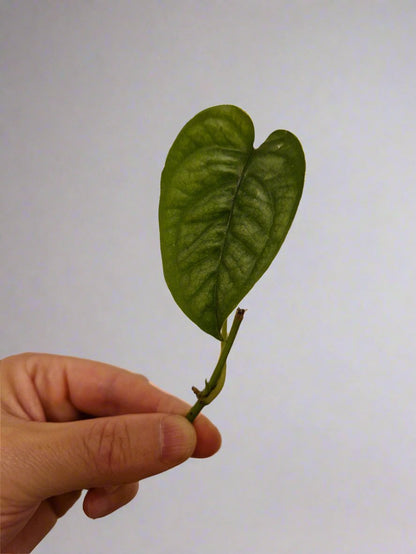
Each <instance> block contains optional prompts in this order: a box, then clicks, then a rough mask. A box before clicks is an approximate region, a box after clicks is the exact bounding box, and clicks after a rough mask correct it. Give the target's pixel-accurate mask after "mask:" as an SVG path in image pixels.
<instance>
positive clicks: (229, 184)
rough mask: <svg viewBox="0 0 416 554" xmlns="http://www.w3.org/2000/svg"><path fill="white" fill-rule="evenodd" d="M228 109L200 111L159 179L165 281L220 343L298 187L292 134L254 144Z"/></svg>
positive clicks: (284, 223)
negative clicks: (223, 330)
mask: <svg viewBox="0 0 416 554" xmlns="http://www.w3.org/2000/svg"><path fill="white" fill-rule="evenodd" d="M253 142H254V127H253V124H252V122H251V119H250V118H249V116H248V115H247V114H246V113H245V112H243V111H242V110H240V109H239V108H236V107H235V106H215V107H213V108H209V109H208V110H204V111H203V112H200V113H199V114H197V115H196V116H195V117H194V118H193V119H192V120H191V121H190V122H188V123H187V124H186V125H185V127H184V128H183V129H182V131H181V132H180V133H179V135H178V137H177V139H176V140H175V142H174V143H173V145H172V147H171V149H170V151H169V154H168V157H167V160H166V164H165V167H164V169H163V172H162V178H161V197H160V205H159V224H160V238H161V253H162V261H163V269H164V274H165V279H166V282H167V284H168V287H169V289H170V290H171V292H172V295H173V297H174V298H175V300H176V302H177V304H178V305H179V307H180V308H181V309H182V310H183V311H184V312H185V314H186V315H188V317H190V319H191V320H192V321H194V322H195V323H196V324H197V325H198V326H199V327H201V329H203V330H204V331H206V332H207V333H209V334H211V335H212V336H214V337H216V338H218V339H220V340H221V326H222V324H223V322H224V320H225V319H226V318H227V317H228V315H229V314H230V313H231V311H232V310H233V309H234V308H235V307H236V306H237V304H238V303H239V302H240V300H241V299H242V298H243V297H244V296H245V295H246V294H247V292H248V291H249V290H250V289H251V288H252V286H253V285H254V284H255V282H256V281H257V280H258V279H259V278H260V277H261V275H262V274H263V273H264V271H265V270H266V269H267V267H268V266H269V265H270V263H271V262H272V260H273V258H274V257H275V255H276V254H277V252H278V250H279V248H280V246H281V244H282V243H283V241H284V238H285V237H286V234H287V232H288V230H289V227H290V225H291V223H292V221H293V218H294V215H295V213H296V209H297V206H298V203H299V200H300V197H301V194H302V188H303V179H304V173H305V161H304V156H303V151H302V147H301V145H300V143H299V141H298V140H297V139H296V137H294V135H292V134H291V133H289V132H288V131H275V132H274V133H272V134H271V135H270V136H269V137H268V138H267V139H266V141H265V142H264V143H263V144H262V145H261V146H260V147H259V148H257V149H256V150H254V148H253Z"/></svg>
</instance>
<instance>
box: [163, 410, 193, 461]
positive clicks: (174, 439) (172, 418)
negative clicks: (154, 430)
mask: <svg viewBox="0 0 416 554" xmlns="http://www.w3.org/2000/svg"><path fill="white" fill-rule="evenodd" d="M160 441H161V458H162V460H163V461H164V462H167V463H169V464H179V463H180V462H183V461H185V460H186V459H187V458H189V456H191V455H192V453H193V451H194V450H195V446H196V433H195V429H194V428H193V425H191V424H190V423H189V421H187V420H186V419H185V418H184V417H182V416H177V415H168V416H166V417H164V418H163V419H162V421H161V423H160Z"/></svg>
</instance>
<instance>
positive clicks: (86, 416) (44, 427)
mask: <svg viewBox="0 0 416 554" xmlns="http://www.w3.org/2000/svg"><path fill="white" fill-rule="evenodd" d="M0 383H1V388H0V396H1V489H0V500H1V507H0V517H1V530H2V533H1V552H7V553H17V552H19V553H23V552H30V551H31V550H33V548H35V546H36V545H37V544H38V543H39V542H40V541H41V540H42V539H43V537H44V536H45V535H46V534H47V533H48V532H49V531H50V530H51V529H52V527H53V526H54V524H55V523H56V521H57V519H58V518H60V517H62V516H63V515H64V514H65V513H66V512H67V511H68V510H69V509H70V508H71V506H72V505H73V504H74V503H75V502H76V501H77V499H78V498H79V496H80V494H81V491H82V490H83V489H87V493H86V495H85V498H84V502H83V509H84V512H85V513H86V515H87V516H89V517H91V518H98V517H103V516H106V515H108V514H110V513H111V512H113V511H114V510H117V509H118V508H120V507H121V506H123V505H125V504H126V503H127V502H129V501H130V500H132V499H133V498H134V496H135V495H136V493H137V491H138V482H139V481H140V480H141V479H144V478H146V477H149V476H151V475H156V474H157V473H160V472H162V471H166V470H168V469H170V468H172V467H174V466H176V465H178V464H180V463H182V462H184V461H185V460H187V459H188V458H189V457H190V456H193V457H196V458H204V457H208V456H211V455H212V454H214V453H215V452H216V451H217V450H218V449H219V448H220V445H221V437H220V434H219V432H218V430H217V429H216V427H215V426H214V425H213V424H212V423H210V421H209V420H208V419H207V418H206V417H204V416H198V418H197V419H196V421H195V423H194V425H191V424H190V423H189V422H188V421H187V420H186V419H185V417H183V416H184V415H185V414H186V412H187V411H188V409H189V406H188V405H187V404H186V403H185V402H183V401H182V400H179V399H178V398H176V397H174V396H172V395H170V394H168V393H166V392H163V391H162V390H160V389H158V388H157V387H155V386H154V385H152V384H151V383H149V381H148V380H147V379H146V377H144V376H142V375H138V374H136V373H131V372H129V371H126V370H123V369H120V368H116V367H114V366H110V365H107V364H103V363H99V362H94V361H91V360H82V359H78V358H70V357H65V356H55V355H50V354H19V355H16V356H12V357H9V358H5V359H3V360H1V361H0Z"/></svg>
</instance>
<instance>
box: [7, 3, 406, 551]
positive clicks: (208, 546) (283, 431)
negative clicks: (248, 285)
mask: <svg viewBox="0 0 416 554" xmlns="http://www.w3.org/2000/svg"><path fill="white" fill-rule="evenodd" d="M0 26H1V29H0V31H1V49H0V51H1V58H2V69H1V94H2V101H1V104H2V116H1V118H2V122H1V140H2V142H3V145H2V146H1V149H0V157H1V164H0V171H1V185H0V186H1V189H0V196H1V212H0V226H1V228H0V233H1V267H0V271H1V289H0V296H1V310H0V318H1V322H0V323H1V325H0V354H1V356H5V355H8V354H12V353H18V352H21V351H26V350H32V351H33V350H34V351H46V352H54V353H60V354H71V355H74V356H82V357H89V358H93V359H100V360H102V361H105V362H109V363H113V364H116V365H119V366H123V367H126V368H128V369H131V370H134V371H138V372H141V373H145V374H147V375H148V376H149V377H150V379H151V380H152V381H154V382H155V383H157V384H158V385H159V386H161V387H163V388H166V389H168V390H169V391H171V392H172V393H174V394H177V395H179V396H181V397H183V398H185V399H187V400H188V401H189V402H191V401H193V395H192V392H191V391H190V386H191V385H193V384H195V385H201V384H202V383H203V380H204V378H205V377H207V376H208V375H209V374H210V372H211V370H212V366H213V364H214V362H215V361H216V357H217V343H216V341H214V339H212V338H210V337H208V336H207V335H204V334H203V333H202V332H201V331H200V330H199V329H198V328H197V327H195V326H194V325H193V324H192V323H191V322H189V321H188V320H187V319H186V318H185V316H183V315H182V313H181V312H180V310H179V308H177V307H176V304H175V303H174V301H173V300H172V298H171V297H170V293H169V291H168V289H167V287H166V285H165V283H164V280H163V276H162V267H161V260H160V253H159V244H158V240H159V237H158V226H157V207H158V195H159V178H160V172H161V169H162V167H163V163H164V159H165V156H166V154H167V151H168V149H169V147H170V145H171V143H172V141H173V139H174V138H175V136H176V134H177V133H178V131H179V130H180V128H181V127H182V125H183V124H184V123H185V122H186V121H187V120H188V119H190V118H191V117H192V116H193V115H194V114H195V113H196V112H198V111H199V110H201V109H203V108H206V107H209V106H212V105H215V104H222V103H232V104H236V105H238V106H240V107H242V108H243V109H245V110H246V111H247V112H248V113H249V114H250V115H251V117H252V119H253V121H254V125H255V128H256V133H257V144H259V143H260V142H262V141H263V140H264V139H265V138H266V136H268V134H269V133H270V132H271V131H273V130H274V129H277V128H286V129H289V130H291V131H292V132H294V133H295V134H296V135H297V136H298V137H299V138H300V140H301V141H302V143H303V146H304V150H305V153H306V159H307V175H306V182H305V190H304V196H303V199H302V201H301V205H300V208H299V211H298V214H297V217H296V219H295V222H294V224H293V227H292V229H291V231H290V233H289V235H288V238H287V240H286V242H285V244H284V246H283V247H282V250H281V252H280V254H279V256H278V258H277V259H276V261H275V262H274V263H273V265H272V266H271V268H270V269H269V271H268V273H267V274H266V275H265V276H264V277H263V279H262V280H261V281H260V282H259V283H258V284H257V286H256V287H255V289H253V291H252V292H251V293H250V294H249V295H248V296H247V298H246V299H245V301H244V302H243V303H242V306H243V307H245V308H248V312H247V314H246V319H245V321H244V324H243V327H242V328H241V330H240V333H239V336H238V338H237V343H236V345H235V346H234V349H233V352H232V353H231V356H230V363H229V372H228V380H227V383H226V386H225V388H224V390H223V392H222V394H221V396H220V397H219V398H218V399H217V400H216V401H215V403H214V404H212V405H211V406H210V407H209V408H207V410H206V414H207V415H209V417H211V419H212V420H213V421H214V422H215V423H216V424H217V425H218V426H219V428H220V430H221V431H222V435H223V447H222V449H221V451H220V452H219V453H218V454H217V455H216V456H215V457H213V458H211V459H209V460H191V461H189V462H187V463H186V464H184V465H183V466H181V467H179V468H177V469H175V470H172V471H171V472H168V473H166V474H164V475H161V476H158V477H154V478H151V479H149V480H147V481H145V482H143V483H142V484H141V489H140V492H139V495H138V496H137V498H136V499H135V500H134V501H133V502H132V503H131V504H129V505H128V506H126V507H124V508H123V509H121V510H120V511H118V512H117V513H115V514H113V515H111V516H109V517H107V518H105V519H102V520H95V521H92V520H89V519H88V518H87V517H86V516H85V515H84V514H83V512H82V509H81V504H80V503H77V505H76V506H74V508H72V510H71V512H70V513H69V514H68V515H67V516H66V517H65V518H64V519H63V520H61V521H60V522H58V524H57V526H56V527H55V529H54V530H53V531H52V532H51V533H50V535H48V537H47V538H46V539H45V540H44V541H43V542H42V543H41V544H40V545H39V546H38V547H37V549H36V550H35V551H36V552H37V553H38V554H49V553H50V554H52V553H56V552H59V553H60V554H74V553H83V554H95V553H98V552H100V553H101V552H117V553H118V554H127V553H129V554H130V553H131V552H143V553H150V554H168V553H172V552H173V553H179V554H194V553H195V552H198V553H199V554H208V553H211V552H218V553H252V552H258V553H263V552H264V553H269V552H277V553H279V554H314V553H317V552H319V553H320V554H333V553H334V552H336V553H337V554H341V553H342V554H344V553H348V554H350V553H351V554H356V553H359V554H374V553H375V552H377V553H378V554H379V553H389V554H391V553H393V552H394V553H396V552H399V553H400V554H413V553H414V552H415V551H416V526H415V517H416V467H415V466H416V438H415V416H416V403H415V397H416V368H415V366H416V363H415V361H416V347H415V338H414V337H415V329H416V300H415V298H416V293H415V282H416V261H415V252H416V225H415V212H416V188H415V173H416V171H415V144H416V101H415V98H416V55H415V52H416V33H415V29H416V4H415V3H414V2H413V0H409V1H400V0H399V1H390V2H389V1H382V0H379V1H375V0H374V1H369V0H359V1H357V0H350V1H339V2H329V1H327V2H324V1H307V0H295V1H293V0H292V1H290V2H289V1H275V2H272V1H271V0H270V1H266V0H245V1H244V0H240V1H236V0H227V1H219V0H210V1H209V2H206V1H203V0H199V1H196V0H178V1H168V0H165V1H162V0H161V1H158V2H156V1H153V2H150V1H148V2H145V1H137V2H133V1H128V0H121V1H118V2H112V1H111V0H89V1H87V0H84V1H80V0H71V1H70V2H69V1H66V2H65V1H58V0H38V1H35V0H27V1H24V0H21V1H19V0H18V1H12V0H3V1H2V2H1V4H0Z"/></svg>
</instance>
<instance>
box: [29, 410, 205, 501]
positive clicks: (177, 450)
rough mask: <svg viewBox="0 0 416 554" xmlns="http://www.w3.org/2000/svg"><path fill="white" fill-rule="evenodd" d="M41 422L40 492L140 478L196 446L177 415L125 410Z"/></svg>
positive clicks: (184, 456) (186, 455)
mask: <svg viewBox="0 0 416 554" xmlns="http://www.w3.org/2000/svg"><path fill="white" fill-rule="evenodd" d="M41 425H42V430H43V433H42V434H38V435H37V437H38V439H39V441H40V448H41V450H42V451H43V452H42V454H43V455H42V456H37V459H38V460H39V461H40V463H41V467H39V470H40V472H39V473H40V475H39V479H38V480H37V481H38V489H41V490H38V491H37V492H38V495H39V497H43V498H47V497H49V496H55V495H58V494H62V493H65V492H68V491H73V490H79V489H89V488H93V487H101V486H106V485H109V484H112V485H119V484H123V483H132V482H135V481H140V480H141V479H144V478H145V477H149V476H150V475H155V474H157V473H160V472H162V471H165V470H167V469H169V468H171V467H174V466H176V465H177V464H179V463H181V462H184V461H185V460H186V459H187V458H189V457H190V456H191V455H192V453H193V451H194V449H195V446H196V433H195V430H194V428H193V426H192V425H191V424H190V423H189V422H188V421H187V420H186V419H185V418H184V417H182V416H179V415H170V414H169V415H168V414H160V413H158V414H156V413H152V414H129V415H120V416H112V417H102V418H95V419H89V420H82V421H74V422H66V423H58V424H57V423H47V424H41ZM41 435H42V436H41ZM38 444H39V443H38ZM37 451H38V452H39V454H40V450H39V449H38V450H37ZM32 483H33V481H32ZM33 484H34V483H33Z"/></svg>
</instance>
